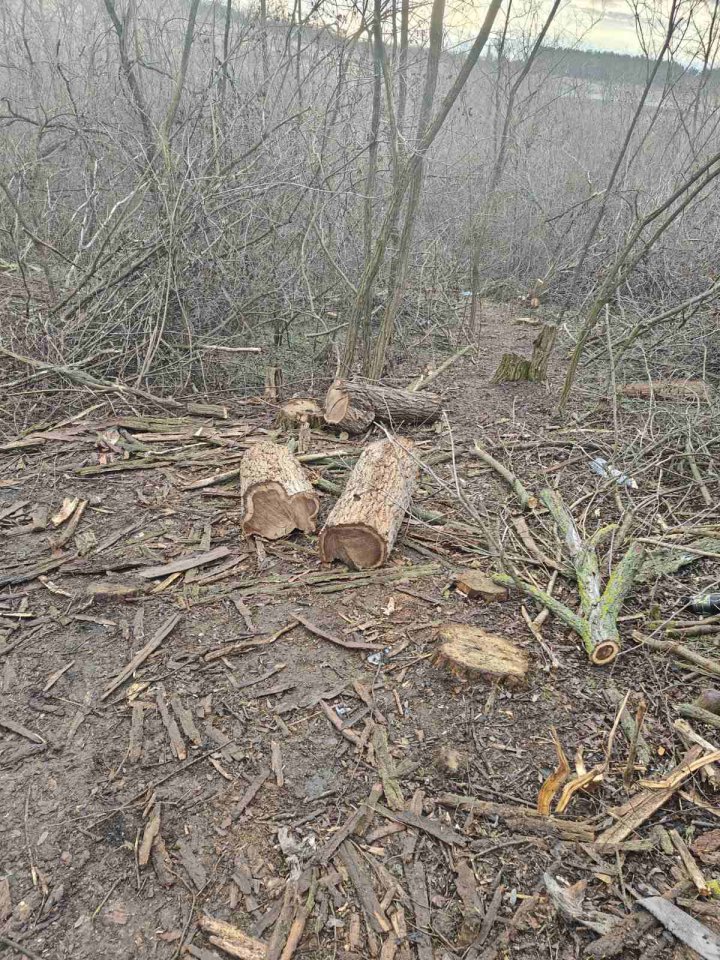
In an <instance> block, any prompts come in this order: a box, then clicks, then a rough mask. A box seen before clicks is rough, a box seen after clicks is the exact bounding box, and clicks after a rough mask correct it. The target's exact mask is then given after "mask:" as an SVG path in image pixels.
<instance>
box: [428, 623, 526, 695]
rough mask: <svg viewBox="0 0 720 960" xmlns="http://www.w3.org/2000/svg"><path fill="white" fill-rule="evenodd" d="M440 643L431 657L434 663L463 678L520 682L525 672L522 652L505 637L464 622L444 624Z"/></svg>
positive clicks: (439, 636)
mask: <svg viewBox="0 0 720 960" xmlns="http://www.w3.org/2000/svg"><path fill="white" fill-rule="evenodd" d="M438 638H439V639H440V641H441V643H440V645H439V646H438V648H437V650H436V651H435V654H434V656H433V662H434V663H436V664H445V665H447V666H448V667H449V669H450V671H451V672H452V673H454V674H456V675H458V676H461V677H463V678H465V679H475V678H477V677H482V676H485V677H492V678H496V679H507V680H510V681H515V682H518V681H522V680H524V678H525V674H526V673H527V671H528V658H527V656H526V654H525V653H524V651H522V650H520V649H519V647H516V646H515V644H514V643H511V642H510V641H509V640H506V639H505V638H504V637H498V636H497V635H495V634H492V633H487V632H486V631H485V630H481V629H480V628H479V627H469V626H467V625H466V624H464V623H444V624H442V626H441V627H440V628H439V630H438Z"/></svg>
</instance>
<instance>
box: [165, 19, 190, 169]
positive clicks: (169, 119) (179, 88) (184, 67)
mask: <svg viewBox="0 0 720 960" xmlns="http://www.w3.org/2000/svg"><path fill="white" fill-rule="evenodd" d="M199 6H200V0H191V3H190V11H189V13H188V22H187V27H186V29H185V39H184V40H183V49H182V57H181V58H180V70H179V71H178V75H177V77H176V78H175V89H174V90H173V95H172V100H171V101H170V106H169V107H168V110H167V113H166V115H165V120H164V121H163V125H162V131H161V135H160V136H161V141H162V145H163V149H164V150H165V151H166V153H167V152H168V151H169V149H170V134H171V132H172V127H173V124H174V123H175V117H176V116H177V112H178V107H179V106H180V99H181V97H182V92H183V87H184V86H185V79H186V77H187V71H188V64H189V63H190V52H191V50H192V45H193V39H194V37H195V20H196V18H197V12H198V7H199Z"/></svg>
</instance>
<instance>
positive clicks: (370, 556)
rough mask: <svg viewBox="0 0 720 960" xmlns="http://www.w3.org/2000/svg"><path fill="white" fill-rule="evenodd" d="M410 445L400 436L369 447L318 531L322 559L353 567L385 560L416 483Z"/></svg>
mask: <svg viewBox="0 0 720 960" xmlns="http://www.w3.org/2000/svg"><path fill="white" fill-rule="evenodd" d="M412 449H413V443H412V441H411V440H402V439H394V440H389V439H388V440H377V441H375V443H371V444H370V445H369V446H367V447H366V448H365V450H364V451H363V452H362V454H361V455H360V457H359V459H358V462H357V464H356V465H355V469H354V470H353V471H352V473H351V474H350V478H349V480H348V482H347V486H346V487H345V490H344V492H343V494H342V496H341V497H340V499H339V500H338V502H337V503H336V504H335V506H334V507H333V509H332V511H331V512H330V515H329V517H328V518H327V522H326V524H325V527H324V528H323V531H322V533H321V534H320V556H321V558H322V560H323V562H324V563H330V562H331V561H333V560H342V562H343V563H346V564H347V565H348V566H349V567H352V568H353V569H355V570H369V569H372V568H374V567H380V566H382V565H383V563H385V561H386V560H387V558H388V557H389V556H390V552H391V550H392V548H393V546H394V544H395V539H396V537H397V534H398V530H399V529H400V525H401V523H402V521H403V517H404V516H405V513H406V511H407V509H408V507H409V506H410V501H411V499H412V495H413V493H414V490H415V485H416V483H417V478H418V472H419V467H418V463H417V461H416V460H415V458H414V457H413V456H412V452H411V451H412Z"/></svg>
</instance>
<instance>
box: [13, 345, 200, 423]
mask: <svg viewBox="0 0 720 960" xmlns="http://www.w3.org/2000/svg"><path fill="white" fill-rule="evenodd" d="M0 355H2V356H4V357H8V358H9V359H10V360H14V361H15V362H16V363H22V364H24V365H25V366H27V367H32V368H33V369H34V370H42V371H43V372H44V373H52V374H55V375H56V376H59V377H65V378H66V379H68V380H72V381H73V383H79V384H80V385H81V386H83V387H91V388H92V389H93V390H108V391H111V392H113V393H119V394H120V395H121V396H130V397H139V398H141V399H142V400H149V401H150V402H151V403H157V404H158V406H161V407H169V408H170V409H171V410H185V409H186V405H185V404H183V403H179V402H178V401H177V400H173V399H172V398H171V397H157V396H155V394H154V393H149V392H148V391H147V390H141V389H140V388H139V387H129V386H127V385H126V384H123V383H111V382H110V381H108V380H100V379H99V378H98V377H94V376H93V375H92V374H90V373H86V371H85V370H80V369H79V368H78V367H66V366H63V365H61V364H56V363H48V362H47V361H46V360H36V359H35V358H34V357H25V356H23V355H22V354H20V353H14V352H13V351H12V350H8V349H7V348H6V347H0Z"/></svg>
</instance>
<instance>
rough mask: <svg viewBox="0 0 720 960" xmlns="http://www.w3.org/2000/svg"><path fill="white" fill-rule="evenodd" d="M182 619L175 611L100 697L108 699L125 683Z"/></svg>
mask: <svg viewBox="0 0 720 960" xmlns="http://www.w3.org/2000/svg"><path fill="white" fill-rule="evenodd" d="M181 619H182V617H181V615H180V614H179V613H173V614H172V615H171V616H170V617H168V619H167V620H166V621H165V622H164V623H163V624H162V626H160V627H159V629H158V630H157V632H156V633H155V634H154V636H153V637H152V638H151V639H150V640H148V642H147V643H146V644H145V646H144V647H143V648H142V650H138V652H137V653H136V654H135V656H134V657H133V658H132V660H131V661H130V663H128V665H127V666H126V667H124V668H123V669H122V670H121V671H120V673H119V674H118V675H117V677H116V678H115V679H114V680H113V682H112V683H111V684H110V686H109V687H108V688H107V690H106V691H105V693H103V695H102V696H101V697H100V699H101V700H106V699H107V698H108V697H109V696H110V694H111V693H114V692H115V690H117V688H118V687H120V686H122V684H123V683H125V681H126V680H128V679H129V678H130V677H131V676H132V675H133V673H135V671H136V670H137V668H138V667H139V666H140V665H141V664H143V663H144V662H145V661H146V660H147V658H148V657H149V656H151V655H152V654H153V653H154V652H155V651H156V650H157V649H158V647H159V646H160V644H161V643H162V642H163V640H164V639H165V637H167V636H168V634H170V633H171V632H172V631H173V630H174V629H175V627H176V626H177V625H178V623H179V622H180V620H181Z"/></svg>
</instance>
